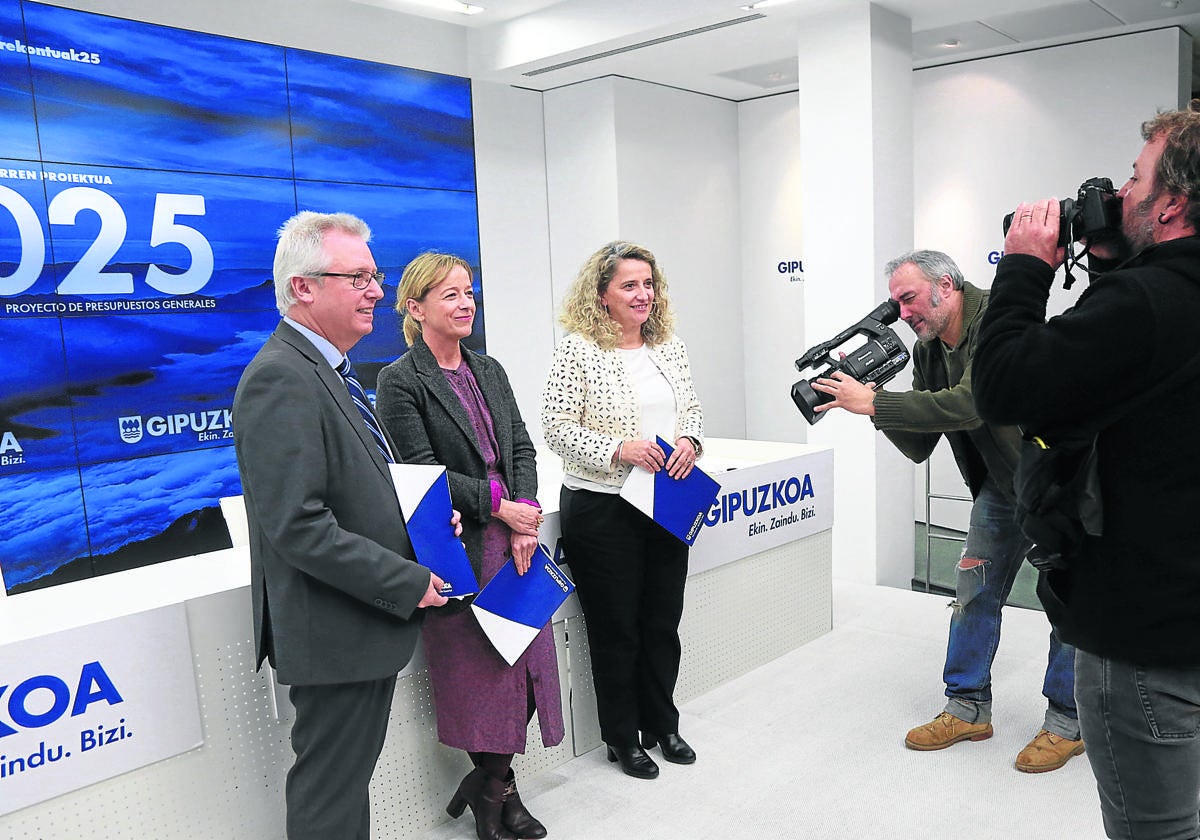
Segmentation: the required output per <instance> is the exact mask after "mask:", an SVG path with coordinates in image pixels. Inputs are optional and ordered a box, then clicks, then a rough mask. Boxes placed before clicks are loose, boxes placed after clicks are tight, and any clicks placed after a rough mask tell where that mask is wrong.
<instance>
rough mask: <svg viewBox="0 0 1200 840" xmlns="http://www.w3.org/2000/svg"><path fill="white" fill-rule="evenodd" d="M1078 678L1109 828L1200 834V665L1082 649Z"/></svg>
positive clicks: (1132, 837) (1142, 836) (1187, 836)
mask: <svg viewBox="0 0 1200 840" xmlns="http://www.w3.org/2000/svg"><path fill="white" fill-rule="evenodd" d="M1075 684H1076V686H1078V697H1079V722H1080V724H1081V725H1082V727H1083V737H1084V741H1085V742H1086V743H1087V757H1088V761H1089V762H1091V765H1092V774H1093V775H1095V777H1096V788H1097V790H1098V791H1099V793H1100V813H1101V815H1102V816H1103V817H1104V832H1105V833H1106V834H1107V835H1108V836H1109V837H1113V838H1122V840H1193V839H1194V838H1196V837H1200V667H1195V666H1193V667H1183V668H1165V667H1141V666H1138V665H1130V664H1128V663H1126V662H1117V661H1116V660H1113V659H1105V658H1104V657H1101V656H1096V655H1095V654H1092V653H1087V652H1086V651H1082V650H1081V651H1079V652H1078V653H1077V654H1076V655H1075Z"/></svg>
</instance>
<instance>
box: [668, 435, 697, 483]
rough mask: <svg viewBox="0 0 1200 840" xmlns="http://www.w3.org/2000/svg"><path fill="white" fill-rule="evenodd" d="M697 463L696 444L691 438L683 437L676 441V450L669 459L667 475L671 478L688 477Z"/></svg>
mask: <svg viewBox="0 0 1200 840" xmlns="http://www.w3.org/2000/svg"><path fill="white" fill-rule="evenodd" d="M695 464H696V446H695V444H693V443H692V439H691V438H686V437H681V438H679V440H677V441H675V451H674V452H672V453H671V457H670V458H668V459H667V475H669V476H671V478H675V479H680V478H687V477H688V473H690V472H691V471H692V467H693V466H695Z"/></svg>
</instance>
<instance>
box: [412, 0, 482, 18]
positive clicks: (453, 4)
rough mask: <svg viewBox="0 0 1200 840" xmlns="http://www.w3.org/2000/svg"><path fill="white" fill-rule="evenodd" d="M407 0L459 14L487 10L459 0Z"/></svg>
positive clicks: (475, 13)
mask: <svg viewBox="0 0 1200 840" xmlns="http://www.w3.org/2000/svg"><path fill="white" fill-rule="evenodd" d="M409 2H410V3H416V4H417V5H418V6H429V7H430V8H433V9H441V10H442V11H444V12H457V13H458V14H460V15H477V14H479V13H480V12H485V11H487V9H485V8H484V7H483V6H476V5H475V4H473V3H463V2H461V0H409Z"/></svg>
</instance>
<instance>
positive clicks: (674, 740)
mask: <svg viewBox="0 0 1200 840" xmlns="http://www.w3.org/2000/svg"><path fill="white" fill-rule="evenodd" d="M655 746H661V747H662V754H663V758H665V759H666V760H667V761H669V762H671V763H672V764H695V763H696V751H695V750H693V749H692V748H691V747H690V746H688V742H687V741H685V740H683V739H682V738H680V737H679V733H678V732H673V733H671V734H669V735H655V734H654V733H652V732H643V733H642V748H643V749H647V750H650V749H653V748H654V747H655Z"/></svg>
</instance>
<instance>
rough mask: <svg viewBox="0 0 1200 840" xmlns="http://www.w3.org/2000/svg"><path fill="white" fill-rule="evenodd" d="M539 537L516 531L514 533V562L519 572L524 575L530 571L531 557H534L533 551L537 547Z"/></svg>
mask: <svg viewBox="0 0 1200 840" xmlns="http://www.w3.org/2000/svg"><path fill="white" fill-rule="evenodd" d="M537 544H538V541H537V537H530V536H527V535H525V534H518V533H516V532H515V531H514V532H513V535H512V556H513V562H514V563H515V564H516V566H517V574H519V575H523V574H525V573H526V572H528V571H529V566H530V562H529V561H530V558H532V557H533V552H534V550H535V549H536V548H537Z"/></svg>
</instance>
